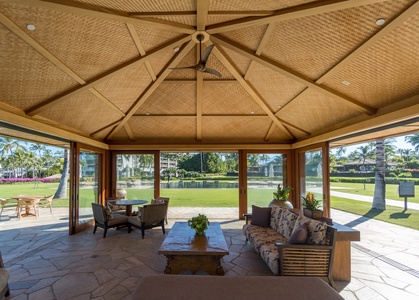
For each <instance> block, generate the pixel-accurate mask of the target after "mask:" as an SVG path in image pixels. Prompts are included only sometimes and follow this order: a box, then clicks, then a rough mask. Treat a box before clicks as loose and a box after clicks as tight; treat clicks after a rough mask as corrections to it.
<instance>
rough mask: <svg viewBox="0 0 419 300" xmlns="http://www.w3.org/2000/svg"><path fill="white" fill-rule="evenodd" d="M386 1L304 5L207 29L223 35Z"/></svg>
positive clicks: (329, 1)
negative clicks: (251, 27)
mask: <svg viewBox="0 0 419 300" xmlns="http://www.w3.org/2000/svg"><path fill="white" fill-rule="evenodd" d="M384 1H386V0H351V1H348V0H339V1H336V0H325V1H317V2H311V3H307V4H302V5H298V6H294V7H289V8H285V9H281V10H277V11H275V12H274V13H273V14H271V15H269V16H265V17H247V18H242V19H238V20H233V21H228V22H224V23H220V24H216V25H211V26H208V27H207V30H206V31H207V32H208V33H209V34H215V33H221V32H226V31H231V30H238V29H243V28H246V27H250V26H258V25H263V24H268V23H273V22H280V21H284V20H290V19H296V18H303V17H307V16H312V15H317V14H324V13H329V12H333V11H337V10H343V9H348V8H353V7H357V6H365V5H369V4H374V3H378V2H384Z"/></svg>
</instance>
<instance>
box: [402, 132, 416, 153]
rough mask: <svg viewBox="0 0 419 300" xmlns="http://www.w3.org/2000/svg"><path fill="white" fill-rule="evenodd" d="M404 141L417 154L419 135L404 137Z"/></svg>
mask: <svg viewBox="0 0 419 300" xmlns="http://www.w3.org/2000/svg"><path fill="white" fill-rule="evenodd" d="M404 140H405V141H406V142H408V143H409V144H411V145H412V146H413V147H414V148H415V151H416V152H419V133H416V134H412V135H407V136H405V137H404Z"/></svg>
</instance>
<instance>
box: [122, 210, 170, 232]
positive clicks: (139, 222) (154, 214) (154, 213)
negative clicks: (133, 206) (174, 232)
mask: <svg viewBox="0 0 419 300" xmlns="http://www.w3.org/2000/svg"><path fill="white" fill-rule="evenodd" d="M167 205H168V204H167V203H158V204H148V205H144V206H143V207H140V208H139V209H138V213H137V215H136V216H134V217H130V218H129V219H128V232H131V230H132V227H136V228H138V229H141V236H142V238H143V239H144V233H145V230H146V229H150V228H154V227H159V226H161V228H162V230H163V234H166V231H165V229H164V220H165V218H166V213H167Z"/></svg>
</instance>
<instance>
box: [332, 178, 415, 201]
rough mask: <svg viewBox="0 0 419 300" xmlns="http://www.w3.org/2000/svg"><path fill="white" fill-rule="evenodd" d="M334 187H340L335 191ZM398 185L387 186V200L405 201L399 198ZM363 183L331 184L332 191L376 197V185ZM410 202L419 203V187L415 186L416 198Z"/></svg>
mask: <svg viewBox="0 0 419 300" xmlns="http://www.w3.org/2000/svg"><path fill="white" fill-rule="evenodd" d="M333 187H339V189H333ZM398 187H399V185H398V184H387V185H386V199H392V200H397V201H404V198H400V197H399V193H398ZM365 188H366V189H365V190H364V184H363V183H346V182H339V183H337V182H332V183H331V184H330V189H331V190H334V191H336V192H343V193H350V194H357V195H363V196H374V184H371V183H368V184H366V185H365ZM407 200H408V202H412V203H419V186H418V185H415V197H409V198H407Z"/></svg>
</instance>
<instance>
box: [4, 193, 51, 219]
mask: <svg viewBox="0 0 419 300" xmlns="http://www.w3.org/2000/svg"><path fill="white" fill-rule="evenodd" d="M42 198H44V196H31V195H19V196H15V197H11V199H15V200H17V202H18V203H17V215H18V218H19V219H20V217H27V216H35V217H36V216H37V214H36V205H37V202H39V201H40V200H41V199H42ZM22 207H25V213H24V214H20V209H21V208H22ZM31 207H33V209H34V212H33V213H31V211H30V209H31Z"/></svg>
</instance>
